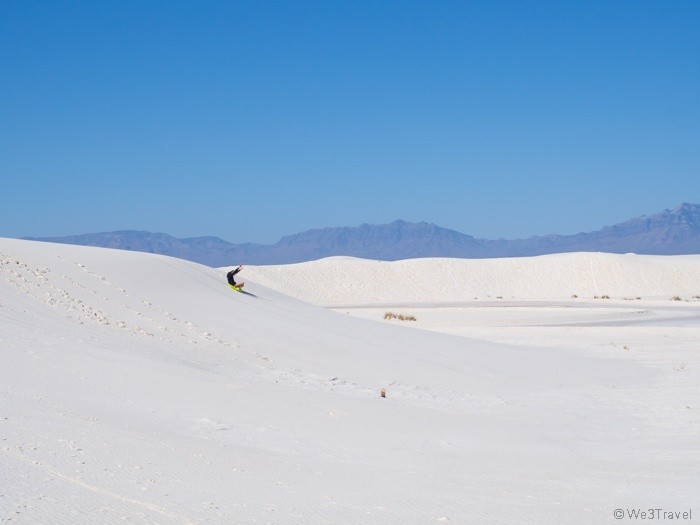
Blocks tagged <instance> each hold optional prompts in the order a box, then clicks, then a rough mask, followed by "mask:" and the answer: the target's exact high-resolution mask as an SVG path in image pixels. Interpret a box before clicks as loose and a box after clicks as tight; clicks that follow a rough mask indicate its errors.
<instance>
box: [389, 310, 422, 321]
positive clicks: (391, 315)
mask: <svg viewBox="0 0 700 525" xmlns="http://www.w3.org/2000/svg"><path fill="white" fill-rule="evenodd" d="M384 319H387V320H391V319H398V320H399V321H415V320H416V318H415V317H413V316H412V315H403V314H395V313H394V312H387V313H385V314H384Z"/></svg>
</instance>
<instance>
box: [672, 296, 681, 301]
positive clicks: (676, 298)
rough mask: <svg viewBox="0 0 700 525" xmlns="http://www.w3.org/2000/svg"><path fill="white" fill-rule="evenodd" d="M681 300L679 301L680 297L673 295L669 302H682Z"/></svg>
mask: <svg viewBox="0 0 700 525" xmlns="http://www.w3.org/2000/svg"><path fill="white" fill-rule="evenodd" d="M682 300H683V299H681V297H680V295H674V296H673V297H671V301H682Z"/></svg>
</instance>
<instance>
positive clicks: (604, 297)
mask: <svg viewBox="0 0 700 525" xmlns="http://www.w3.org/2000/svg"><path fill="white" fill-rule="evenodd" d="M593 299H610V296H609V295H601V296H597V295H595V296H593Z"/></svg>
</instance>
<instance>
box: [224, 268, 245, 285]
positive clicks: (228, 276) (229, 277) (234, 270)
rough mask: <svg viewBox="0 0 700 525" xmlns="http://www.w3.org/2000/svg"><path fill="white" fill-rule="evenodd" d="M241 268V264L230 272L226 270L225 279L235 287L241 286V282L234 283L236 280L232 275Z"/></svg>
mask: <svg viewBox="0 0 700 525" xmlns="http://www.w3.org/2000/svg"><path fill="white" fill-rule="evenodd" d="M242 268H243V266H239V267H238V268H234V269H233V270H231V271H230V272H228V273H227V274H226V279H228V284H230V285H231V286H233V287H235V288H243V283H236V281H235V280H234V278H233V276H234V275H236V274H237V273H238V272H240V271H241V269H242Z"/></svg>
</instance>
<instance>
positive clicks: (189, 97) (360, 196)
mask: <svg viewBox="0 0 700 525" xmlns="http://www.w3.org/2000/svg"><path fill="white" fill-rule="evenodd" d="M699 19H700V2H697V1H672V2H660V1H654V2H649V1H643V0H642V1H639V0H635V1H608V0H606V1H602V2H596V1H581V2H574V1H565V0H557V1H541V2H538V1H502V2H498V1H495V2H492V1H482V2H456V1H448V0H433V1H412V0H397V1H381V0H365V1H350V0H348V1H325V0H324V1H321V0H318V1H314V2H311V1H303V0H296V1H291V0H290V1H286V2H281V1H279V2H278V1H264V0H262V1H245V2H244V1H238V2H235V1H228V2H221V1H217V2H214V1H198V2H195V1H192V2H180V1H156V0H153V1H148V2H144V1H128V0H120V1H110V0H104V1H100V2H94V1H79V0H76V1H70V2H67V1H66V2H64V1H60V0H53V1H39V0H36V1H24V0H0V180H1V188H2V190H1V192H0V208H1V209H2V220H1V221H0V236H6V237H21V236H53V235H67V234H77V233H88V232H101V231H111V230H118V229H144V230H150V231H156V232H166V233H170V234H172V235H175V236H178V237H189V236H200V235H216V236H219V237H222V238H223V239H226V240H229V241H232V242H260V243H271V242H275V241H277V240H278V239H279V238H280V237H282V236H283V235H287V234H292V233H297V232H300V231H304V230H307V229H311V228H322V227H327V226H356V225H359V224H362V223H372V224H383V223H388V222H391V221H393V220H395V219H403V220H408V221H416V222H417V221H427V222H432V223H435V224H438V225H440V226H443V227H446V228H452V229H455V230H458V231H460V232H463V233H467V234H470V235H474V236H476V237H480V238H499V237H503V238H520V237H528V236H531V235H540V234H547V233H561V234H567V233H577V232H580V231H589V230H594V229H598V228H600V227H602V226H604V225H607V224H613V223H616V222H620V221H622V220H626V219H628V218H631V217H634V216H638V215H642V214H650V213H655V212H658V211H661V210H663V209H665V208H673V207H675V206H678V205H680V204H681V203H682V202H693V203H700V182H699V180H700V176H699V175H700V31H698V30H697V21H698V20H699Z"/></svg>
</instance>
